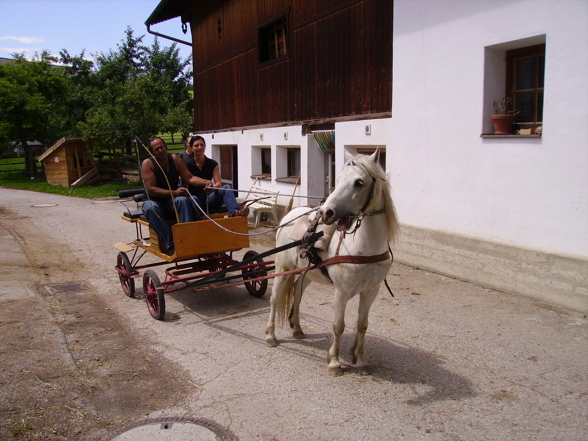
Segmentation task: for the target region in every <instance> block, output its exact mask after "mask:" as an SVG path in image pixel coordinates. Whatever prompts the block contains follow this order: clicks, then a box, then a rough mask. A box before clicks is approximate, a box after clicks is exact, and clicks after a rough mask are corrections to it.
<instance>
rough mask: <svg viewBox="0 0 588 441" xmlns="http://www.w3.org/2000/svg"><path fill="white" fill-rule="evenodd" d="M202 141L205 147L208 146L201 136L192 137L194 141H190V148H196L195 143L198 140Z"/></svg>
mask: <svg viewBox="0 0 588 441" xmlns="http://www.w3.org/2000/svg"><path fill="white" fill-rule="evenodd" d="M200 139H201V140H202V142H204V145H206V141H205V140H204V138H203V137H202V136H200V135H195V136H192V139H191V140H190V147H192V146H194V143H195V142H196V141H198V140H200Z"/></svg>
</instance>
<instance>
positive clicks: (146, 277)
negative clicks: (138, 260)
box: [143, 269, 165, 320]
mask: <svg viewBox="0 0 588 441" xmlns="http://www.w3.org/2000/svg"><path fill="white" fill-rule="evenodd" d="M143 293H144V294H145V301H146V302H147V308H148V309H149V313H150V314H151V317H153V318H154V319H155V320H163V317H164V316H165V298H164V296H163V288H162V286H161V282H160V281H159V277H158V276H157V274H156V273H155V271H153V270H150V269H149V270H147V271H145V274H143Z"/></svg>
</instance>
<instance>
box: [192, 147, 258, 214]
mask: <svg viewBox="0 0 588 441" xmlns="http://www.w3.org/2000/svg"><path fill="white" fill-rule="evenodd" d="M190 148H191V150H192V154H189V153H186V152H182V153H180V157H181V158H182V159H183V160H184V163H185V164H186V167H187V168H188V170H189V171H190V173H192V174H193V175H194V176H198V177H199V178H201V179H203V180H206V181H207V183H208V184H207V185H206V186H205V187H202V185H196V186H193V185H192V184H191V183H188V182H187V181H183V183H184V185H187V184H188V185H189V189H190V194H191V195H192V196H193V197H194V198H195V199H196V202H197V203H198V205H199V206H200V207H203V208H204V209H206V207H210V208H220V207H222V205H223V204H224V205H225V207H226V209H227V211H228V212H229V214H230V215H231V217H232V216H247V215H248V214H249V208H248V207H245V208H244V209H240V208H239V203H238V202H237V199H236V198H235V193H234V192H233V191H232V190H231V186H230V185H222V182H221V175H220V168H219V165H218V162H216V161H215V160H214V159H211V158H208V157H207V156H206V155H205V154H204V152H205V150H206V142H205V141H204V138H203V137H202V136H198V135H196V136H192V138H191V139H190Z"/></svg>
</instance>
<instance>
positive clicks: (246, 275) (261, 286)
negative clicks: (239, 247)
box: [241, 250, 267, 297]
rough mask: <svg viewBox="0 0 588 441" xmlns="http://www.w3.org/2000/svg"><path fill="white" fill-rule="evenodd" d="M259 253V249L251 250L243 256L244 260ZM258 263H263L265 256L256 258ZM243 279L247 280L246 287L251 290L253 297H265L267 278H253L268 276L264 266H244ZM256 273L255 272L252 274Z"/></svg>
mask: <svg viewBox="0 0 588 441" xmlns="http://www.w3.org/2000/svg"><path fill="white" fill-rule="evenodd" d="M258 254H259V253H258V252H257V251H253V250H249V251H247V252H246V253H245V256H243V260H247V259H249V258H251V257H254V256H257V255H258ZM255 261H256V262H257V263H263V258H261V257H259V258H258V259H255ZM241 271H242V273H243V280H244V281H245V288H247V291H249V294H251V295H252V296H253V297H263V295H264V294H265V292H266V290H267V279H263V280H251V279H256V278H257V277H262V276H267V270H266V269H265V267H264V266H260V267H257V268H243V269H242V270H241ZM252 273H255V274H252Z"/></svg>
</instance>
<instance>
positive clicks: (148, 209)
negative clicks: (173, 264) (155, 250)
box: [143, 196, 200, 249]
mask: <svg viewBox="0 0 588 441" xmlns="http://www.w3.org/2000/svg"><path fill="white" fill-rule="evenodd" d="M174 201H175V203H176V208H177V209H178V216H179V218H180V219H179V221H180V222H194V221H195V220H200V214H196V211H195V208H194V207H193V206H192V203H191V202H190V201H189V200H188V198H187V197H186V196H178V197H177V198H174ZM143 212H144V213H145V217H146V218H147V220H148V221H149V224H150V225H151V226H152V227H153V229H154V230H155V232H156V233H157V235H158V236H159V239H160V240H161V242H163V244H164V245H165V246H166V247H167V249H170V248H171V247H172V246H173V245H174V239H173V236H172V230H171V227H170V226H169V225H168V224H167V223H166V222H165V220H166V219H175V217H176V213H175V211H174V206H173V202H172V200H171V199H170V200H168V201H166V202H157V201H152V200H147V201H145V202H143Z"/></svg>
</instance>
